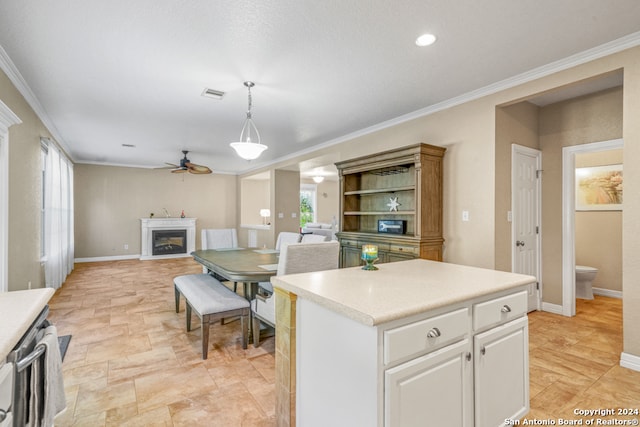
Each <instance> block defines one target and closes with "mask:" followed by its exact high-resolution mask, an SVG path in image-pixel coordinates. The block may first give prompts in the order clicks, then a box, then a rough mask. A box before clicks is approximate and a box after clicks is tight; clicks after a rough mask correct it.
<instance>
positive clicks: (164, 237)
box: [151, 230, 187, 255]
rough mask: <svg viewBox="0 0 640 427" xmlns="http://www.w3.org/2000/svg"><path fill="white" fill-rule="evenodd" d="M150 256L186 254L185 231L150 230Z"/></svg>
mask: <svg viewBox="0 0 640 427" xmlns="http://www.w3.org/2000/svg"><path fill="white" fill-rule="evenodd" d="M151 244H152V245H153V247H152V251H151V255H173V254H186V253H187V230H152V231H151Z"/></svg>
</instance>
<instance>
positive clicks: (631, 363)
mask: <svg viewBox="0 0 640 427" xmlns="http://www.w3.org/2000/svg"><path fill="white" fill-rule="evenodd" d="M620 366H622V367H623V368H629V369H633V370H634V371H638V372H640V357H639V356H634V355H633V354H629V353H624V352H623V353H621V354H620Z"/></svg>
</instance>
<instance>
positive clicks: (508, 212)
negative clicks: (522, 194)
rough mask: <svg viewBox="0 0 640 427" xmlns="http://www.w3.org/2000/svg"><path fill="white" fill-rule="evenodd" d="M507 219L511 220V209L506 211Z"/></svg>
mask: <svg viewBox="0 0 640 427" xmlns="http://www.w3.org/2000/svg"><path fill="white" fill-rule="evenodd" d="M507 221H508V222H511V221H513V216H512V214H511V211H507Z"/></svg>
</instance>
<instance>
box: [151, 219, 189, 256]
mask: <svg viewBox="0 0 640 427" xmlns="http://www.w3.org/2000/svg"><path fill="white" fill-rule="evenodd" d="M140 237H141V242H140V243H141V245H140V251H141V254H140V259H142V260H147V259H161V258H179V257H189V256H191V252H193V251H195V250H196V218H140Z"/></svg>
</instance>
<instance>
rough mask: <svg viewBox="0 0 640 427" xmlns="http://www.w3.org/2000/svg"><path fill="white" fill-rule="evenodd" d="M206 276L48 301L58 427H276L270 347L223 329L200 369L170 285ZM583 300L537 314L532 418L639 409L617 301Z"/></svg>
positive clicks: (153, 280) (84, 289)
mask: <svg viewBox="0 0 640 427" xmlns="http://www.w3.org/2000/svg"><path fill="white" fill-rule="evenodd" d="M200 272H201V267H200V265H199V264H197V263H196V262H195V261H193V260H192V259H191V258H180V259H171V260H162V261H138V260H126V261H113V262H102V263H79V264H76V267H75V270H74V271H73V273H72V274H71V275H70V276H69V278H68V279H67V282H66V283H65V284H64V286H63V287H62V288H61V289H60V290H58V291H57V292H56V294H55V296H54V297H53V298H52V300H51V302H50V309H51V313H50V316H49V319H50V320H51V321H52V322H53V323H55V324H56V326H57V327H58V333H59V334H60V335H67V334H72V335H73V337H72V339H71V343H70V346H69V350H68V352H67V355H66V357H65V360H64V363H63V370H64V380H65V390H66V396H67V403H68V409H67V411H66V412H65V413H64V414H62V415H60V416H59V417H58V418H57V419H56V426H60V427H62V426H92V427H93V426H156V425H157V426H224V427H233V426H274V425H275V388H274V381H275V360H274V339H273V338H267V339H265V340H264V341H262V343H261V345H260V346H259V347H258V348H254V347H253V345H251V344H249V347H248V349H247V350H243V349H242V346H241V342H240V335H239V327H240V326H239V323H238V322H232V323H229V324H227V325H219V324H217V325H215V326H213V327H212V328H211V330H210V347H209V358H208V359H207V360H202V359H201V353H200V332H201V331H200V328H199V322H198V319H197V317H194V329H193V330H192V331H191V332H189V333H187V332H186V329H185V313H184V300H183V299H182V302H181V310H180V313H179V314H176V313H175V308H174V293H173V281H172V279H173V277H175V276H177V275H180V274H191V273H200ZM578 301H579V303H578V316H576V317H575V318H565V317H562V316H558V315H553V314H549V313H542V312H536V313H531V314H530V317H529V318H530V372H531V387H530V394H531V412H530V413H529V414H528V415H527V417H526V418H527V419H530V420H531V419H534V418H535V419H553V420H557V419H558V418H560V417H562V418H565V419H580V418H581V417H577V416H575V415H573V410H574V409H575V408H584V409H598V408H605V407H607V408H608V407H630V408H640V372H635V371H631V370H628V369H625V368H621V367H620V366H619V358H620V352H621V351H622V328H621V311H622V307H621V304H620V300H616V299H612V298H602V297H598V298H596V300H594V301H583V300H578ZM609 418H610V417H609ZM638 418H639V419H640V417H638ZM606 419H607V418H605V420H606Z"/></svg>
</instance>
